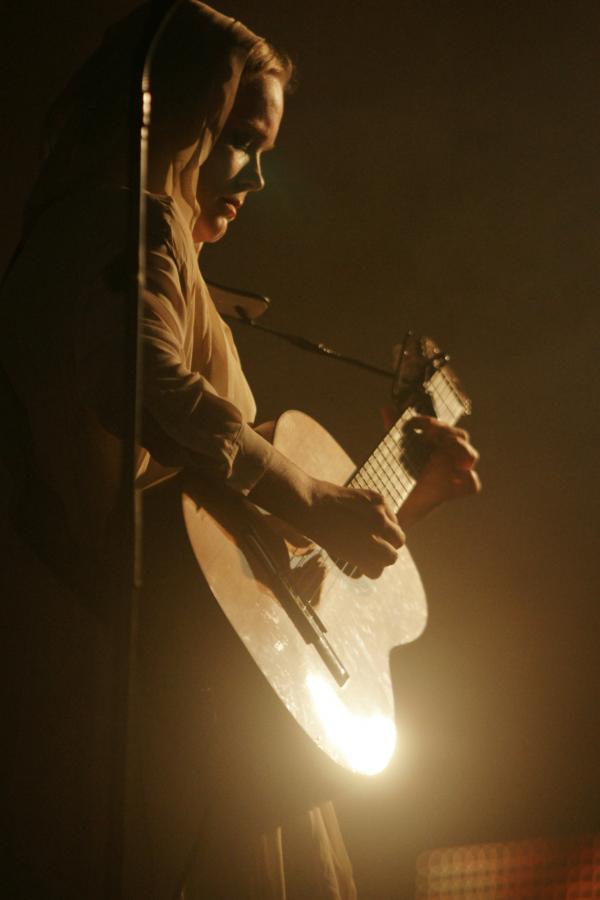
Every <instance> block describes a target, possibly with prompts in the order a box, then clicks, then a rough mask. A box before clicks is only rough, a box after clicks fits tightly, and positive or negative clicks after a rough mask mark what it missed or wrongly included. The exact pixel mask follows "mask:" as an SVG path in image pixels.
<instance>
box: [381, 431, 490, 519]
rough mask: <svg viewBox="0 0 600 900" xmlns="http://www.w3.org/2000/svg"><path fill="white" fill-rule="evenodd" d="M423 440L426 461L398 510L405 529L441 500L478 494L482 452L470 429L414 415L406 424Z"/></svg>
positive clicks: (416, 437)
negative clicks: (479, 462) (480, 452)
mask: <svg viewBox="0 0 600 900" xmlns="http://www.w3.org/2000/svg"><path fill="white" fill-rule="evenodd" d="M407 428H408V429H410V430H411V431H412V432H413V434H414V436H415V439H416V440H418V441H419V442H422V447H423V454H424V455H426V456H427V460H426V462H425V465H424V466H423V469H422V471H421V474H420V476H419V479H418V481H417V484H416V485H415V487H414V488H413V490H412V491H411V493H410V494H409V496H408V498H407V499H406V501H405V502H404V503H403V505H402V506H401V508H400V511H399V513H398V521H399V523H400V526H401V527H402V528H405V527H406V526H408V525H411V524H412V523H413V522H414V521H416V520H417V519H420V518H422V517H423V516H425V515H426V514H427V513H428V512H430V511H431V510H432V509H434V508H435V507H436V506H439V505H440V503H444V502H445V501H447V500H453V499H455V498H457V497H466V496H468V495H469V494H477V493H478V492H479V491H480V490H481V480H480V478H479V475H478V474H477V472H476V471H475V465H476V464H477V460H478V459H479V453H478V452H477V450H476V449H475V448H474V447H473V446H472V444H471V443H470V438H469V434H468V432H466V431H465V430H464V429H463V428H453V427H452V426H451V425H446V424H445V423H444V422H440V421H439V420H438V419H435V418H433V417H431V416H415V417H414V418H412V419H411V420H410V422H409V423H408V425H407Z"/></svg>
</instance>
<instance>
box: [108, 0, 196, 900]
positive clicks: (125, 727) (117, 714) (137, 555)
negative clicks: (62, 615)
mask: <svg viewBox="0 0 600 900" xmlns="http://www.w3.org/2000/svg"><path fill="white" fill-rule="evenodd" d="M181 2H182V0H175V2H172V0H167V2H159V3H156V4H155V6H154V10H153V11H152V12H151V14H150V16H151V17H150V21H149V23H148V26H147V28H146V31H145V33H144V34H143V35H142V37H141V39H140V46H139V47H138V50H137V52H134V54H133V57H132V60H131V62H132V72H133V74H132V78H133V79H134V82H133V83H134V85H135V86H134V90H133V92H132V109H131V120H132V123H133V126H132V132H131V144H130V186H131V190H130V196H131V199H130V208H129V227H128V234H129V246H128V254H127V258H128V261H129V284H130V297H131V302H130V303H129V304H128V307H127V312H126V320H125V322H124V327H125V334H126V351H125V352H126V356H127V359H126V374H125V394H126V401H127V404H128V414H127V416H126V423H127V426H126V427H127V433H126V434H125V435H124V451H123V457H122V463H121V484H120V496H119V500H118V505H117V511H116V516H115V526H114V542H113V545H112V548H111V549H112V553H111V554H110V559H111V562H112V564H113V565H112V567H111V571H110V573H109V574H108V584H107V585H106V592H107V598H106V599H107V601H108V603H109V608H110V609H111V610H112V638H113V641H114V643H113V655H112V660H113V672H112V685H113V707H112V734H111V759H110V778H111V781H110V797H109V821H108V835H107V850H106V866H105V869H104V872H103V873H98V879H99V881H100V880H101V881H102V882H103V884H102V894H103V896H104V897H105V898H106V900H129V897H128V891H127V883H126V871H127V865H126V836H127V823H128V813H129V809H130V803H131V780H130V772H131V765H130V761H131V759H132V755H131V754H132V748H133V743H134V736H133V718H132V713H133V712H134V673H135V660H136V644H137V623H138V604H139V591H140V587H141V581H142V554H141V548H142V510H141V494H140V491H139V490H138V489H137V488H136V486H135V476H136V462H137V459H136V457H137V454H136V447H137V446H139V445H140V432H141V428H140V424H141V415H142V406H143V390H142V385H143V371H142V362H143V360H142V353H141V340H140V320H141V315H142V297H143V291H144V288H145V285H146V189H147V181H148V139H149V134H150V122H151V107H152V95H151V90H150V74H151V68H152V61H153V57H154V53H155V50H156V47H157V45H158V42H159V40H160V38H161V36H162V34H163V31H164V29H165V27H166V26H167V24H168V23H169V21H170V19H171V18H172V16H173V15H174V13H175V11H176V9H177V7H178V6H179V5H180V3H181ZM140 72H141V78H140Z"/></svg>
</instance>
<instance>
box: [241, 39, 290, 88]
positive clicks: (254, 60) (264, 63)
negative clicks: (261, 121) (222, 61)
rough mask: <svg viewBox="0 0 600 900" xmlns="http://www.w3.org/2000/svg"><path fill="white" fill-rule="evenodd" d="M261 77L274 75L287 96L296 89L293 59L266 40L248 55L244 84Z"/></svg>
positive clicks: (255, 46)
mask: <svg viewBox="0 0 600 900" xmlns="http://www.w3.org/2000/svg"><path fill="white" fill-rule="evenodd" d="M261 75H274V76H275V77H276V78H278V79H279V80H280V81H281V84H282V86H283V89H284V91H285V93H286V94H291V93H292V92H293V91H294V90H295V88H296V70H295V66H294V63H293V62H292V59H291V57H290V56H289V55H288V54H287V53H286V52H285V50H279V49H278V48H277V47H274V46H273V44H271V43H269V41H267V40H265V39H264V38H263V39H262V40H259V41H257V42H256V43H255V44H254V46H253V47H252V49H251V51H250V53H249V54H248V59H247V60H246V65H245V67H244V73H243V75H242V82H244V81H250V80H252V79H253V78H259V77H260V76H261Z"/></svg>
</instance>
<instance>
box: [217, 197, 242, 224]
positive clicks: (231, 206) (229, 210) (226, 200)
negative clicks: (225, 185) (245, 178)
mask: <svg viewBox="0 0 600 900" xmlns="http://www.w3.org/2000/svg"><path fill="white" fill-rule="evenodd" d="M221 200H222V203H223V205H224V206H225V215H226V216H227V218H228V219H235V217H236V216H237V214H238V209H239V208H240V207H241V205H242V201H241V200H239V199H238V198H237V197H222V198H221Z"/></svg>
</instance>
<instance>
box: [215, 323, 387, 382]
mask: <svg viewBox="0 0 600 900" xmlns="http://www.w3.org/2000/svg"><path fill="white" fill-rule="evenodd" d="M235 312H236V314H237V315H235V316H232V315H224V316H223V318H225V319H228V320H229V321H230V322H242V323H243V324H244V325H247V326H248V327H250V328H255V329H257V330H258V331H264V332H265V333H266V334H270V335H272V336H273V337H276V338H279V339H280V340H282V341H286V342H287V343H288V344H292V345H293V346H294V347H299V348H300V349H301V350H307V351H308V352H309V353H316V354H318V355H319V356H327V357H329V359H335V360H338V362H344V363H348V364H349V365H351V366H355V367H356V368H359V369H363V370H366V371H367V372H374V373H375V375H382V376H383V377H384V378H395V377H396V372H395V371H392V370H391V369H382V368H380V366H374V365H372V364H371V363H367V362H365V361H364V360H362V359H357V358H356V357H355V356H347V355H346V354H345V353H339V351H337V350H333V349H332V348H331V347H327V346H326V345H325V344H323V343H316V342H315V341H309V340H308V338H304V337H301V336H300V335H297V334H289V333H288V332H286V331H278V330H277V329H275V328H269V327H268V325H262V324H261V323H259V322H257V321H256V319H253V318H251V317H250V316H249V315H248V313H247V312H246V310H245V309H244V307H243V306H236V307H235Z"/></svg>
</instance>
